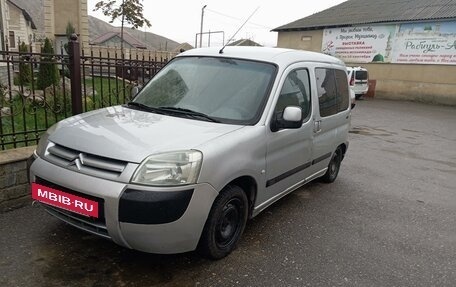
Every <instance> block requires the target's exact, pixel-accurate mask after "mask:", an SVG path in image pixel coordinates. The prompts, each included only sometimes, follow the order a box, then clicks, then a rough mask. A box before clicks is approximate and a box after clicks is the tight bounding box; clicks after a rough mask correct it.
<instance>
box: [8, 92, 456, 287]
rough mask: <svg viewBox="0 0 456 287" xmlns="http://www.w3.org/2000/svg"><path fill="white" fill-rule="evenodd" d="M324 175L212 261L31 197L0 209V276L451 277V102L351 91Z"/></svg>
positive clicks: (258, 282) (191, 280)
mask: <svg viewBox="0 0 456 287" xmlns="http://www.w3.org/2000/svg"><path fill="white" fill-rule="evenodd" d="M350 141H351V142H350V148H349V152H348V154H347V157H346V159H345V160H344V162H343V165H342V169H341V173H340V175H339V178H338V179H337V180H336V182H335V183H333V184H331V185H326V184H322V183H311V184H310V185H308V186H306V187H304V188H301V189H300V190H298V191H296V192H294V193H293V194H291V195H289V196H287V197H285V198H284V199H282V200H281V201H279V202H278V203H276V204H275V205H274V206H272V207H271V208H269V209H268V210H266V211H265V212H264V213H262V214H261V215H259V216H258V217H256V218H255V219H253V220H251V221H250V222H249V223H248V226H247V229H246V232H245V234H244V237H243V240H242V241H241V244H240V246H239V248H238V249H237V250H236V251H235V252H233V253H232V254H231V255H230V256H229V257H227V258H225V259H223V260H220V261H216V262H214V261H209V260H206V259H202V258H200V257H199V256H198V255H197V254H194V253H188V254H181V255H172V256H160V255H149V254H143V253H139V252H134V251H130V250H126V249H124V248H121V247H118V246H116V245H114V244H113V243H111V242H109V241H105V240H103V239H100V238H98V237H95V236H92V235H88V234H86V233H84V232H82V231H79V230H76V229H74V228H72V227H70V226H67V225H65V224H64V223H61V222H59V221H57V220H55V219H54V218H52V217H50V216H49V215H47V214H46V213H45V212H44V211H43V210H42V209H41V208H39V207H36V206H30V207H26V208H22V209H19V210H15V211H12V212H8V213H5V214H0V231H1V237H0V286H363V287H364V286H455V285H456V109H455V108H450V107H440V106H427V105H422V104H416V103H406V102H390V101H380V100H365V101H359V102H358V104H357V107H356V108H355V110H354V111H353V120H352V133H351V134H350Z"/></svg>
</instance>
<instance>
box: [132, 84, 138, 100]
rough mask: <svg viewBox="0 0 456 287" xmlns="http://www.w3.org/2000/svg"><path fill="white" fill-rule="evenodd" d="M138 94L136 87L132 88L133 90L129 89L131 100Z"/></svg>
mask: <svg viewBox="0 0 456 287" xmlns="http://www.w3.org/2000/svg"><path fill="white" fill-rule="evenodd" d="M138 93H139V87H138V86H134V87H133V88H131V98H132V99H134V98H135V97H136V95H137V94H138Z"/></svg>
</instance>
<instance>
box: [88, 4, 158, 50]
mask: <svg viewBox="0 0 456 287" xmlns="http://www.w3.org/2000/svg"><path fill="white" fill-rule="evenodd" d="M143 8H144V7H143V4H142V0H122V3H121V4H117V0H109V1H99V2H98V3H97V4H95V9H94V10H93V11H98V10H101V11H102V12H103V14H104V15H105V16H108V17H111V21H109V22H110V23H113V22H114V21H115V20H116V19H118V18H119V17H120V18H121V19H120V22H121V27H120V48H121V50H122V51H123V33H124V26H125V24H127V25H131V27H132V28H133V29H137V28H140V27H143V26H144V25H146V26H147V27H150V26H151V24H150V22H149V20H147V19H146V18H145V17H144V15H143Z"/></svg>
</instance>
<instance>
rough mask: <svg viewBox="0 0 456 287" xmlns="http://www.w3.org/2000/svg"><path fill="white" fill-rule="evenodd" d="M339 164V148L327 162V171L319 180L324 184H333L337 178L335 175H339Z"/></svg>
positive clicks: (340, 153) (340, 158)
mask: <svg viewBox="0 0 456 287" xmlns="http://www.w3.org/2000/svg"><path fill="white" fill-rule="evenodd" d="M341 162H342V150H341V148H337V149H336V151H335V152H334V154H333V156H332V158H331V161H330V162H329V165H328V170H327V171H326V173H325V174H324V175H323V176H322V177H321V180H322V181H323V182H326V183H331V182H334V181H335V180H336V178H337V175H338V174H339V170H340V163H341Z"/></svg>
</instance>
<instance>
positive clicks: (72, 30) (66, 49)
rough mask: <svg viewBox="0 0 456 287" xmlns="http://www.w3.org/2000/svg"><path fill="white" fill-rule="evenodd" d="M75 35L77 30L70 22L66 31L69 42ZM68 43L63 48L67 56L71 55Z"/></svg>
mask: <svg viewBox="0 0 456 287" xmlns="http://www.w3.org/2000/svg"><path fill="white" fill-rule="evenodd" d="M74 33H76V29H75V28H74V26H73V24H72V23H71V22H68V24H67V26H66V30H65V34H66V37H67V39H68V42H69V41H70V39H71V35H73V34H74ZM68 42H67V43H65V44H63V48H64V49H65V51H66V53H67V54H70V49H69V46H68Z"/></svg>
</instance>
